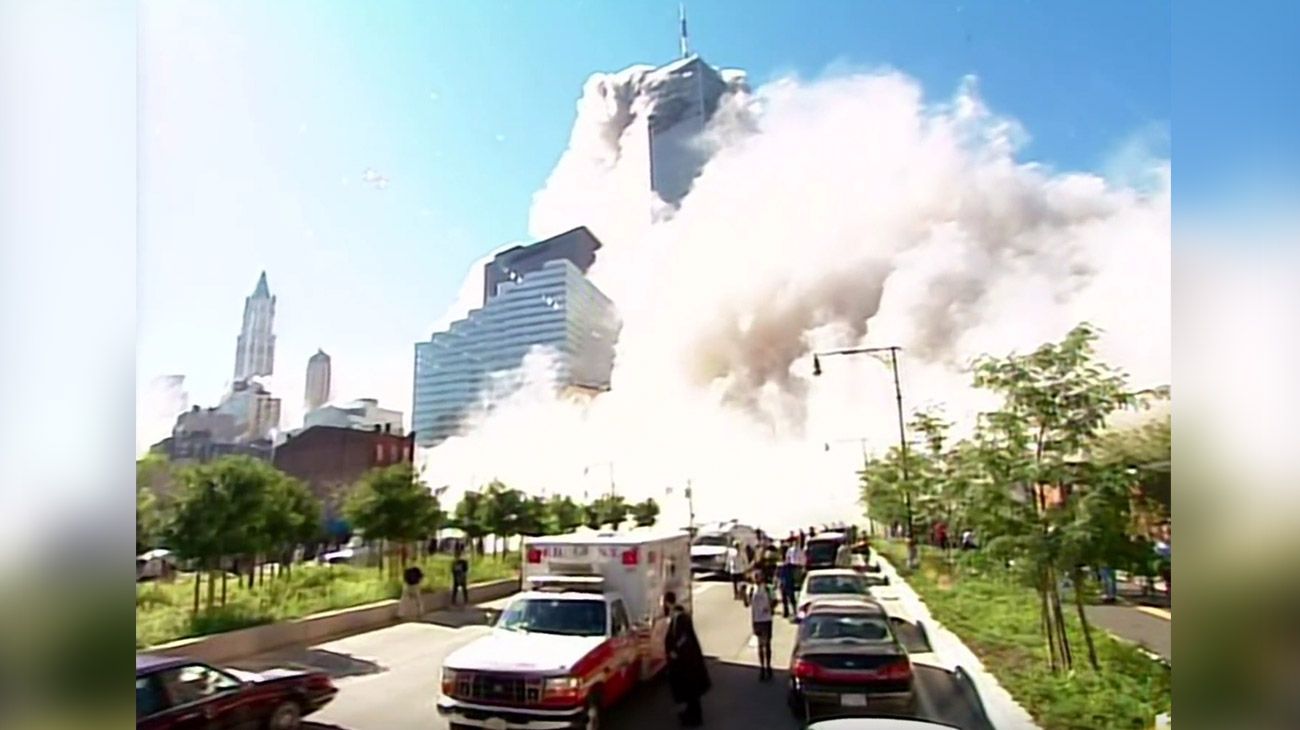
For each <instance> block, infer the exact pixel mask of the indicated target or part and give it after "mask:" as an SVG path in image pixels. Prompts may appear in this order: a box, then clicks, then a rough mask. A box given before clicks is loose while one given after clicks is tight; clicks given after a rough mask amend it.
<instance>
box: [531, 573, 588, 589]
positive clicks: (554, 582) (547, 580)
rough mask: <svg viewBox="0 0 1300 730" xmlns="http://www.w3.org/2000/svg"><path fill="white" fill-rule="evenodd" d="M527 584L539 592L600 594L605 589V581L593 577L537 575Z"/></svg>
mask: <svg viewBox="0 0 1300 730" xmlns="http://www.w3.org/2000/svg"><path fill="white" fill-rule="evenodd" d="M528 583H529V585H530V586H531V587H532V589H533V590H535V591H539V592H545V591H552V592H557V593H563V592H572V593H601V592H603V591H604V588H605V579H604V578H601V577H600V576H594V575H537V576H533V577H531V578H529V579H528Z"/></svg>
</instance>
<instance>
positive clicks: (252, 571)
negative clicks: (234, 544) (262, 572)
mask: <svg viewBox="0 0 1300 730" xmlns="http://www.w3.org/2000/svg"><path fill="white" fill-rule="evenodd" d="M255 580H257V558H256V557H254V556H249V558H248V590H250V591H251V590H253V581H255Z"/></svg>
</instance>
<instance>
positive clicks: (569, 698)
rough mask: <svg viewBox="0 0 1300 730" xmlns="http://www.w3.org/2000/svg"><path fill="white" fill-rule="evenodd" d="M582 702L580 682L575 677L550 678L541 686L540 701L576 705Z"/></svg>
mask: <svg viewBox="0 0 1300 730" xmlns="http://www.w3.org/2000/svg"><path fill="white" fill-rule="evenodd" d="M581 700H582V682H581V681H580V680H579V679H578V678H577V677H551V678H549V679H547V680H546V683H545V684H544V685H543V686H542V701H543V702H550V703H559V704H578V703H579V702H580V701H581Z"/></svg>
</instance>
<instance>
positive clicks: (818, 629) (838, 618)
mask: <svg viewBox="0 0 1300 730" xmlns="http://www.w3.org/2000/svg"><path fill="white" fill-rule="evenodd" d="M790 709H791V710H792V711H793V712H794V713H795V715H796V716H797V717H799V718H800V719H801V720H804V721H811V720H813V719H815V718H819V717H826V716H843V715H849V716H860V715H868V714H869V715H879V714H882V713H883V714H896V715H900V716H902V717H910V716H912V715H914V714H915V713H916V692H915V687H914V682H913V675H912V660H911V659H910V658H908V656H907V650H906V649H904V648H903V645H902V644H901V643H900V642H899V640H898V637H897V636H896V635H895V634H894V629H893V626H892V625H891V622H890V620H889V617H888V616H887V615H886V613H885V610H884V609H883V608H882V607H881V606H880V604H878V603H874V602H869V601H861V600H855V599H851V598H850V599H847V600H845V599H841V600H824V601H818V602H815V603H813V605H812V606H811V607H810V608H809V609H808V614H807V616H806V617H805V618H804V620H803V622H802V623H801V624H800V626H799V633H798V636H797V638H796V639H795V646H794V651H793V653H792V655H791V657H790Z"/></svg>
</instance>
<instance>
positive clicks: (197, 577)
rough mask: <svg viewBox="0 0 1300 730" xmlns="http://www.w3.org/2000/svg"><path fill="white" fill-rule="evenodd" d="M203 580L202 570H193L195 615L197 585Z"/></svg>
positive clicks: (195, 613) (197, 599)
mask: <svg viewBox="0 0 1300 730" xmlns="http://www.w3.org/2000/svg"><path fill="white" fill-rule="evenodd" d="M202 582H203V572H202V571H200V570H196V571H194V611H193V614H194V615H195V616H197V615H199V585H200V584H201V583H202Z"/></svg>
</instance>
